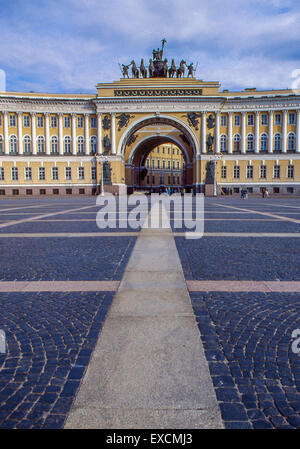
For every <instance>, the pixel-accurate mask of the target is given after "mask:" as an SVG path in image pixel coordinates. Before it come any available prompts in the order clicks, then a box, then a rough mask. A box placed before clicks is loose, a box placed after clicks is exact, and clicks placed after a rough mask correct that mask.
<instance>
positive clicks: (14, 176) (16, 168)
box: [11, 167, 19, 181]
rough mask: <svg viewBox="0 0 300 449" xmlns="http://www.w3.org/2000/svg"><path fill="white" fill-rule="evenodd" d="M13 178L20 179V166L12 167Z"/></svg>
mask: <svg viewBox="0 0 300 449" xmlns="http://www.w3.org/2000/svg"><path fill="white" fill-rule="evenodd" d="M11 179H12V181H18V179H19V175H18V167H12V168H11Z"/></svg>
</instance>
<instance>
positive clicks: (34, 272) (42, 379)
mask: <svg viewBox="0 0 300 449" xmlns="http://www.w3.org/2000/svg"><path fill="white" fill-rule="evenodd" d="M41 204H43V205H44V206H42V205H41ZM45 204H46V205H45ZM39 205H41V206H39ZM89 205H91V206H95V200H94V199H70V200H66V199H60V200H59V199H56V200H49V199H46V200H45V201H43V202H42V201H41V200H30V201H28V200H14V201H6V200H4V201H1V202H0V216H1V219H2V221H1V223H7V222H8V221H13V220H22V219H27V218H28V217H36V216H39V215H42V214H48V213H55V212H63V211H64V210H69V209H76V208H80V207H85V206H89ZM27 206H30V207H28V208H27ZM31 206H39V207H34V208H31ZM97 210H98V208H96V207H92V208H91V209H87V211H89V215H87V214H80V215H77V213H76V212H75V213H72V214H70V213H67V214H62V215H55V216H52V217H49V219H50V218H51V219H52V220H55V219H57V218H59V219H61V220H63V221H62V222H58V223H56V222H54V221H53V222H45V223H43V222H35V221H33V222H30V223H21V224H16V225H13V226H9V227H4V228H2V229H1V232H2V233H12V232H21V233H25V234H26V233H28V232H29V233H36V232H37V233H39V232H45V229H47V230H46V232H50V233H53V237H47V238H26V239H22V238H13V237H8V238H7V237H2V238H0V251H1V256H2V257H1V264H0V280H1V281H15V280H16V281H38V280H50V281H66V283H67V281H69V280H72V281H73V280H75V281H94V280H100V281H102V280H109V281H110V280H114V281H115V280H120V279H121V277H122V274H123V271H124V268H125V266H126V264H127V262H128V259H129V256H130V253H131V251H132V248H133V246H134V243H135V240H136V238H135V237H131V236H129V234H128V238H127V237H118V236H116V237H114V238H110V237H105V238H101V237H100V238H97V239H94V238H88V237H87V238H86V237H83V238H76V237H74V238H69V237H66V238H57V237H55V233H56V232H80V231H81V232H85V231H86V230H88V232H95V231H96V230H97V231H98V232H99V231H100V230H99V229H98V228H97V227H96V226H95V217H96V211H97ZM66 217H67V218H72V219H74V220H75V221H72V222H69V221H64V219H65V218H66ZM86 217H89V218H90V219H92V220H93V222H80V221H78V220H80V219H81V218H86ZM43 226H44V229H43ZM123 231H124V230H123ZM125 231H126V229H125ZM113 296H114V293H113V292H67V293H64V292H55V293H49V292H37V293H24V292H14V293H0V329H1V330H4V331H5V334H6V341H7V351H6V353H5V354H0V428H22V429H24V428H35V429H37V428H61V427H63V424H64V422H65V419H66V417H67V414H68V411H69V410H70V407H71V405H72V402H73V400H74V398H75V395H76V392H77V390H78V387H79V384H80V381H81V379H82V377H83V375H84V372H85V370H86V367H87V365H88V362H89V360H90V356H91V353H92V351H93V349H94V347H95V344H96V342H97V340H98V337H99V335H100V332H101V328H102V325H103V322H104V320H105V317H106V314H107V311H108V309H109V307H110V304H111V302H112V299H113Z"/></svg>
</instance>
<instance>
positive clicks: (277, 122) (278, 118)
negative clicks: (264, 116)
mask: <svg viewBox="0 0 300 449" xmlns="http://www.w3.org/2000/svg"><path fill="white" fill-rule="evenodd" d="M275 125H277V126H279V125H281V115H280V114H275Z"/></svg>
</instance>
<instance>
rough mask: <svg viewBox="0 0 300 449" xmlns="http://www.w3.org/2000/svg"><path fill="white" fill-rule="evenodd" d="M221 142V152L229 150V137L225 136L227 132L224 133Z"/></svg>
mask: <svg viewBox="0 0 300 449" xmlns="http://www.w3.org/2000/svg"><path fill="white" fill-rule="evenodd" d="M220 142H221V152H222V153H225V152H226V150H227V137H226V136H225V134H222V136H221V139H220Z"/></svg>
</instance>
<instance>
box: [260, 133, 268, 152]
mask: <svg viewBox="0 0 300 449" xmlns="http://www.w3.org/2000/svg"><path fill="white" fill-rule="evenodd" d="M267 142H268V137H267V134H265V133H264V134H262V135H261V136H260V151H267Z"/></svg>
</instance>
